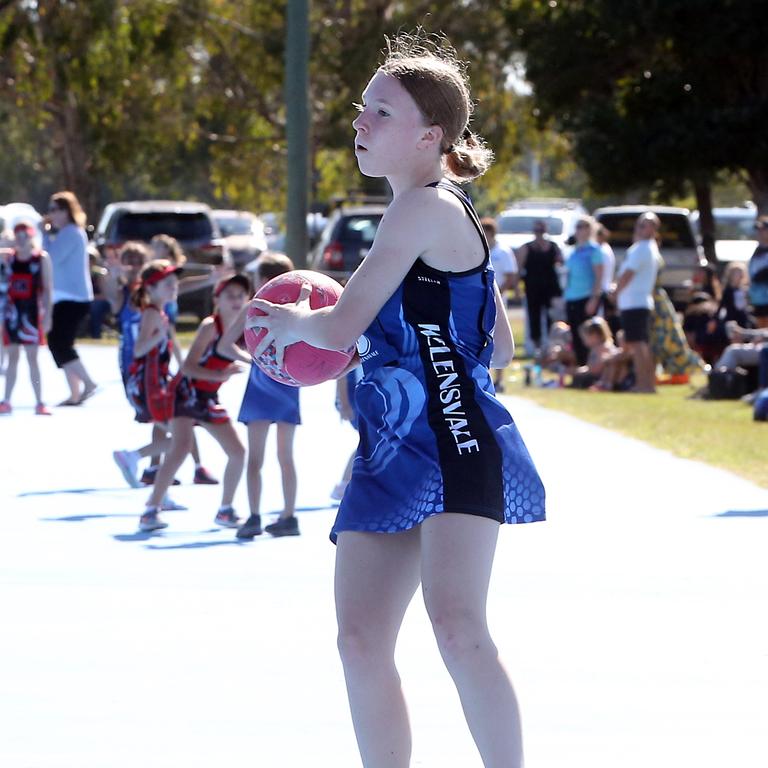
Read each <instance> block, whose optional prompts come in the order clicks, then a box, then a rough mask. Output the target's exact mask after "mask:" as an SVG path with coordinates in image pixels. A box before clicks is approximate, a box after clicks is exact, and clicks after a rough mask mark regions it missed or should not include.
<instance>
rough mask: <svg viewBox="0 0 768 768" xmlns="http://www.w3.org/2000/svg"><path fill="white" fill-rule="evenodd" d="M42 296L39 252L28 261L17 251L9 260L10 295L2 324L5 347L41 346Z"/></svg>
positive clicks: (41, 265) (41, 268)
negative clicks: (7, 345) (14, 345)
mask: <svg viewBox="0 0 768 768" xmlns="http://www.w3.org/2000/svg"><path fill="white" fill-rule="evenodd" d="M42 295H43V264H42V259H41V258H40V253H39V252H38V253H34V254H33V255H32V257H31V258H30V259H29V260H28V261H23V260H22V259H19V257H18V254H17V252H16V251H14V252H13V255H12V257H11V261H10V270H9V275H8V294H7V299H6V305H5V313H4V322H3V342H4V343H5V344H42V343H43V329H42V326H41V324H40V302H41V298H42Z"/></svg>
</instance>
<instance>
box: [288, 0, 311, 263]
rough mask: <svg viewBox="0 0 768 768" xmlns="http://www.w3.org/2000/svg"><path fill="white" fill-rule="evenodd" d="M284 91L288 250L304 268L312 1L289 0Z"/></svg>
mask: <svg viewBox="0 0 768 768" xmlns="http://www.w3.org/2000/svg"><path fill="white" fill-rule="evenodd" d="M284 94H285V106H286V139H287V142H288V202H287V207H286V238H285V250H286V253H287V255H288V257H289V258H290V259H291V261H293V263H294V264H295V266H296V268H297V269H303V268H304V267H306V265H307V250H308V248H309V240H308V238H307V212H308V209H309V201H308V197H309V0H288V5H287V9H286V30H285V83H284Z"/></svg>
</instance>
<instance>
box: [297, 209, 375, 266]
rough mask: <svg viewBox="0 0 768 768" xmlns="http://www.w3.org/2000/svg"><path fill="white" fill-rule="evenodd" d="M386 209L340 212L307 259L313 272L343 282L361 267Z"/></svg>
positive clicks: (333, 217)
mask: <svg viewBox="0 0 768 768" xmlns="http://www.w3.org/2000/svg"><path fill="white" fill-rule="evenodd" d="M385 210H386V206H385V205H370V204H369V205H358V206H354V207H342V208H337V209H336V210H335V211H334V212H333V213H332V214H331V215H330V218H329V219H328V223H327V224H326V225H325V229H324V230H323V232H322V234H321V235H320V239H319V240H318V242H317V245H316V246H315V247H314V248H313V249H312V250H311V251H310V253H309V257H308V259H307V262H308V266H309V267H310V269H315V270H317V271H318V272H324V273H325V274H327V275H330V276H331V277H334V278H336V279H337V280H340V281H343V280H346V279H347V278H349V276H350V275H351V274H352V273H353V272H354V271H355V270H356V269H357V268H358V267H359V266H360V262H361V261H362V260H363V259H364V258H365V256H366V254H367V253H368V251H369V249H370V247H371V245H373V238H374V237H375V235H376V230H377V229H378V227H379V222H380V221H381V217H382V216H383V215H384V211H385Z"/></svg>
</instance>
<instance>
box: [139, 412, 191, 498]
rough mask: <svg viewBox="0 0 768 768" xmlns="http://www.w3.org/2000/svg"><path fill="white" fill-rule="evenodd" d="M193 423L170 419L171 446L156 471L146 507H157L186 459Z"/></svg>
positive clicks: (181, 419) (186, 420)
mask: <svg viewBox="0 0 768 768" xmlns="http://www.w3.org/2000/svg"><path fill="white" fill-rule="evenodd" d="M194 425H195V423H194V422H193V421H192V419H186V418H180V419H171V445H170V447H169V448H168V450H167V451H166V452H165V456H164V457H163V463H162V464H161V465H160V468H159V469H158V470H157V477H155V483H154V485H153V486H152V493H150V495H149V500H148V501H147V506H148V507H159V506H160V503H161V502H162V500H163V496H165V494H166V492H167V491H168V488H170V486H171V483H172V482H173V478H174V477H175V475H176V471H177V470H178V468H179V467H180V466H181V463H182V462H183V461H184V459H185V458H186V457H187V454H188V453H189V450H190V448H191V447H192V430H193V429H194Z"/></svg>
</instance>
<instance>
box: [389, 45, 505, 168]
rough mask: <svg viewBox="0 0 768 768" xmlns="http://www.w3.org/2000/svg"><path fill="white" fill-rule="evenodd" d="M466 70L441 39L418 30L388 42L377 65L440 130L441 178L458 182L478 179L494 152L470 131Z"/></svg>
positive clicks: (470, 113) (470, 104) (428, 122)
mask: <svg viewBox="0 0 768 768" xmlns="http://www.w3.org/2000/svg"><path fill="white" fill-rule="evenodd" d="M465 69H466V67H465V65H464V64H463V63H461V62H460V61H459V60H458V59H457V57H456V52H455V50H454V49H453V48H452V47H451V46H450V45H448V44H447V42H446V41H445V40H439V39H438V40H436V41H433V40H432V39H430V38H429V37H427V36H426V35H424V34H423V33H422V32H420V31H417V32H416V33H415V34H400V35H398V36H397V37H396V38H395V39H394V40H389V39H387V53H386V57H385V60H384V63H383V64H382V65H381V67H380V71H382V72H384V73H385V74H387V75H391V76H392V77H395V78H397V80H398V81H399V82H400V85H402V86H403V88H405V90H406V91H408V93H409V94H410V96H411V98H412V99H413V100H414V101H415V102H416V106H417V107H418V108H419V109H420V110H421V113H422V114H423V115H424V119H425V120H426V121H427V124H428V125H439V126H440V127H441V128H442V129H443V140H442V143H441V147H440V149H441V151H442V154H443V156H444V164H445V175H446V176H447V177H448V178H450V179H452V180H454V181H458V182H463V181H470V180H471V179H475V178H477V177H478V176H482V175H483V174H484V173H485V172H486V171H487V170H488V168H490V166H491V163H492V162H493V152H492V151H491V150H490V149H489V148H488V147H487V146H486V145H485V142H484V141H483V139H481V138H480V137H479V136H477V135H475V134H474V133H472V131H471V130H470V128H469V118H470V116H471V115H472V111H473V109H474V104H473V103H472V98H471V96H470V93H469V80H468V79H467V76H466V71H465Z"/></svg>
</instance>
